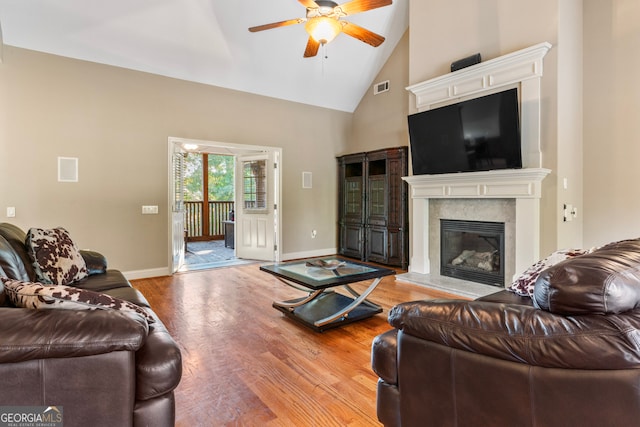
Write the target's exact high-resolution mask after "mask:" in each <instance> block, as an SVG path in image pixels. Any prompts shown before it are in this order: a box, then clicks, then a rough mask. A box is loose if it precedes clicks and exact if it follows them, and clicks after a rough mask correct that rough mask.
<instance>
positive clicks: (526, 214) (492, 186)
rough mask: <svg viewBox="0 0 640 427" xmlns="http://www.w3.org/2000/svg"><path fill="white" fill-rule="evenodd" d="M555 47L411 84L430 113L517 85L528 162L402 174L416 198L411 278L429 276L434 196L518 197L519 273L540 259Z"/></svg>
mask: <svg viewBox="0 0 640 427" xmlns="http://www.w3.org/2000/svg"><path fill="white" fill-rule="evenodd" d="M551 47H552V46H551V44H549V43H540V44H537V45H535V46H531V47H529V48H526V49H522V50H520V51H516V52H513V53H510V54H507V55H504V56H501V57H499V58H495V59H492V60H489V61H486V62H482V63H480V64H476V65H472V66H470V67H467V68H464V69H462V70H458V71H455V72H452V73H449V74H447V75H444V76H441V77H436V78H434V79H431V80H427V81H425V82H421V83H418V84H415V85H413V86H410V87H408V88H407V90H409V91H410V92H411V93H413V94H414V95H415V102H416V103H415V109H416V110H418V111H425V110H429V109H431V108H435V107H439V106H443V105H446V104H450V103H452V102H455V101H456V100H458V99H461V98H470V97H477V96H482V95H485V94H489V93H492V92H496V91H498V90H503V89H508V88H510V87H517V88H518V92H519V99H520V131H521V148H522V164H523V169H506V170H494V171H486V172H468V173H454V174H441V175H414V176H408V177H404V178H403V179H404V180H405V181H406V182H407V183H408V184H409V186H410V192H411V198H412V208H411V259H410V262H409V273H408V274H407V275H408V276H412V279H411V280H409V281H413V282H416V280H415V276H429V275H430V270H431V268H430V265H429V264H430V262H429V200H430V199H436V198H437V199H512V200H515V222H516V225H515V228H516V229H515V240H516V241H515V271H516V272H521V271H524V270H525V269H526V268H527V267H529V266H530V265H531V264H533V263H534V262H535V261H536V260H537V259H538V258H539V252H540V198H541V187H542V180H543V179H544V178H545V177H546V176H547V175H548V174H549V173H550V172H551V171H550V170H549V169H544V168H542V150H541V147H542V144H541V104H542V102H541V78H542V72H543V57H544V56H545V55H546V54H547V52H548V51H549V49H551ZM505 279H507V278H505ZM418 282H420V281H418ZM425 284H427V285H428V283H425Z"/></svg>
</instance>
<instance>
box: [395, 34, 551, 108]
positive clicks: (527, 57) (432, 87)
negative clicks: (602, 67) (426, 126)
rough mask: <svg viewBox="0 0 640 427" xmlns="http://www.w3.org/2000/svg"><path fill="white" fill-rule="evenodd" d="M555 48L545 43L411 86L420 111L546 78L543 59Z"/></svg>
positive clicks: (410, 89) (409, 88) (409, 89)
mask: <svg viewBox="0 0 640 427" xmlns="http://www.w3.org/2000/svg"><path fill="white" fill-rule="evenodd" d="M549 49H551V44H550V43H547V42H544V43H539V44H537V45H535V46H531V47H528V48H526V49H522V50H519V51H516V52H512V53H510V54H507V55H503V56H500V57H498V58H494V59H491V60H489V61H486V62H481V63H479V64H476V65H472V66H470V67H467V68H463V69H462V70H458V71H455V72H452V73H450V74H445V75H444V76H439V77H436V78H433V79H431V80H426V81H424V82H421V83H418V84H415V85H412V86H409V87H407V90H408V91H410V92H411V93H413V94H414V95H415V98H416V108H417V109H418V110H419V111H422V110H426V109H429V108H431V107H432V106H433V105H434V104H441V103H445V102H447V101H450V100H453V99H456V98H461V97H463V96H471V95H474V94H477V93H480V92H482V91H486V90H490V89H494V88H495V89H497V88H500V87H504V86H507V85H511V84H516V83H521V82H523V81H526V80H529V79H534V78H540V77H542V58H544V56H545V55H546V54H547V52H548V51H549Z"/></svg>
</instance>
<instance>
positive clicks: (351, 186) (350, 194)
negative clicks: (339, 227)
mask: <svg viewBox="0 0 640 427" xmlns="http://www.w3.org/2000/svg"><path fill="white" fill-rule="evenodd" d="M361 182H362V179H360V178H357V179H347V182H346V183H345V214H346V215H347V216H360V215H361V214H362V186H361Z"/></svg>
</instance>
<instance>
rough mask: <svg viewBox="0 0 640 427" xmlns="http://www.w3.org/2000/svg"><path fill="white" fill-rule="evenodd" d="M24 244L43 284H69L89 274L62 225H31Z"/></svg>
mask: <svg viewBox="0 0 640 427" xmlns="http://www.w3.org/2000/svg"><path fill="white" fill-rule="evenodd" d="M26 245H27V250H28V251H29V256H30V257H31V259H32V261H33V267H34V268H35V270H36V276H37V278H38V281H40V282H42V283H46V284H54V285H68V284H70V283H73V282H77V281H78V280H82V279H84V278H85V277H87V276H88V275H89V272H88V271H87V266H86V264H85V261H84V258H82V255H80V251H79V250H78V248H77V247H76V245H75V243H73V240H71V237H70V236H69V232H68V231H67V230H65V229H64V228H62V227H57V228H53V229H51V230H44V229H41V228H31V229H29V232H28V233H27V241H26Z"/></svg>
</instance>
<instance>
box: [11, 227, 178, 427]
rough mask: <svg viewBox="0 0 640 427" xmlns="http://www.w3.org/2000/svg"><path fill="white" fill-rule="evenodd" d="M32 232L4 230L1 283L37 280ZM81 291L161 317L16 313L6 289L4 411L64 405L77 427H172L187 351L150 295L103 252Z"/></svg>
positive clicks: (90, 259)
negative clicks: (112, 266)
mask: <svg viewBox="0 0 640 427" xmlns="http://www.w3.org/2000/svg"><path fill="white" fill-rule="evenodd" d="M25 237H26V235H25V233H24V232H23V231H22V230H21V229H19V228H18V227H16V226H14V225H11V224H6V223H4V224H0V276H6V277H9V278H12V279H16V280H22V281H34V280H35V273H34V270H33V267H32V266H31V263H30V261H29V257H28V255H27V252H26V249H25ZM81 254H82V256H83V258H85V261H86V263H87V269H88V271H89V274H90V275H89V277H87V278H85V279H83V280H81V281H79V282H76V283H73V286H74V287H79V288H82V289H88V290H92V291H96V292H100V293H105V294H108V295H110V296H112V297H116V298H120V299H125V300H127V301H130V302H133V303H135V304H137V305H138V306H141V307H146V308H147V310H146V311H147V312H148V313H149V314H151V315H152V316H153V318H154V320H155V321H154V322H153V323H149V322H147V321H146V320H145V319H144V318H143V317H141V316H132V315H129V314H127V313H125V312H121V311H115V310H93V311H75V310H56V309H49V310H32V309H25V308H16V307H13V306H11V304H10V303H9V301H8V299H7V298H5V295H4V290H3V289H2V285H1V283H2V282H0V404H1V405H3V406H58V407H62V408H63V415H64V418H63V422H64V425H65V426H67V427H70V426H83V427H84V426H92V427H97V426H105V427H106V426H154V427H155V426H173V425H174V424H175V399H174V389H175V388H176V386H177V385H178V383H179V382H180V378H181V376H182V360H181V353H180V349H179V348H178V346H177V345H176V343H175V342H174V340H173V339H172V338H171V336H170V335H169V333H168V332H167V330H166V328H165V326H164V325H163V324H162V322H161V321H160V319H158V318H157V316H156V315H155V314H154V313H153V312H152V311H151V309H150V308H149V304H148V302H147V301H146V299H145V298H144V296H143V295H142V294H141V293H140V292H139V291H137V290H136V289H134V288H133V287H132V286H131V284H130V283H129V282H128V281H127V279H126V278H125V277H124V276H123V275H122V273H120V272H119V271H117V270H108V269H107V268H106V267H107V266H106V260H105V259H104V257H103V256H102V255H100V254H99V253H96V252H88V251H81Z"/></svg>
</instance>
